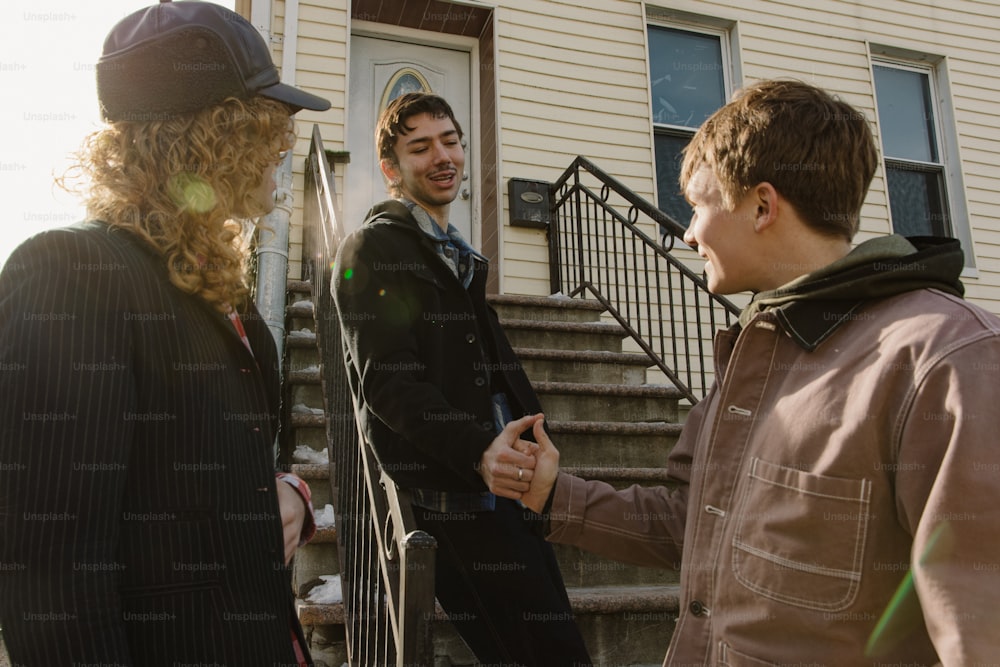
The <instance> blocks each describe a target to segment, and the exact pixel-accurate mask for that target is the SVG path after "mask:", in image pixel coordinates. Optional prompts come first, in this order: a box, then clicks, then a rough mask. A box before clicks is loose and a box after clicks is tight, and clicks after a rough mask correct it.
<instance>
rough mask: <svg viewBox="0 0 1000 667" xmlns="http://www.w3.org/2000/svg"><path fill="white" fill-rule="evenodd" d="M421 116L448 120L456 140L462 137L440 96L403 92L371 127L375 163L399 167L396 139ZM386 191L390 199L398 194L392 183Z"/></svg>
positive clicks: (449, 107)
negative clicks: (428, 115) (389, 194)
mask: <svg viewBox="0 0 1000 667" xmlns="http://www.w3.org/2000/svg"><path fill="white" fill-rule="evenodd" d="M422 113H426V114H430V116H431V118H448V119H449V120H451V122H452V123H453V124H454V125H455V131H457V132H458V138H459V139H461V138H462V126H461V125H459V124H458V121H457V120H455V112H454V111H452V110H451V106H450V105H449V104H448V102H446V101H445V99H444V98H443V97H440V96H438V95H433V94H431V93H406V94H405V95H400V96H399V97H397V98H396V99H394V100H393V101H392V102H390V103H389V106H387V107H386V108H385V111H383V112H382V115H381V116H379V119H378V124H377V125H376V126H375V151H376V153H377V154H378V159H379V160H389V161H390V162H392V164H395V165H398V164H399V160H398V159H397V157H396V151H395V146H396V139H397V138H399V137H400V136H406V135H407V134H409V133H410V132H411V131H413V128H412V127H408V126H407V125H406V121H408V120H409V119H410V118H412V117H413V116H418V115H420V114H422ZM390 192H391V193H392V195H393V196H398V194H399V193H398V192H396V191H395V187H394V186H393V185H392V184H390Z"/></svg>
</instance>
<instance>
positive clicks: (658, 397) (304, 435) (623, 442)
mask: <svg viewBox="0 0 1000 667" xmlns="http://www.w3.org/2000/svg"><path fill="white" fill-rule="evenodd" d="M309 289H310V286H309V284H308V283H301V282H295V281H293V282H290V283H289V291H290V299H289V303H290V304H292V305H290V306H289V307H288V311H287V313H288V318H287V320H288V332H289V333H288V337H287V344H286V361H285V367H286V387H285V392H286V394H285V402H286V408H285V410H286V418H288V419H289V423H290V426H291V429H290V432H289V434H288V435H289V436H290V437H291V438H292V440H291V441H290V443H289V444H288V445H286V446H290V447H293V448H294V449H296V451H297V453H298V455H297V460H299V461H300V462H299V463H296V464H295V465H294V466H293V470H294V472H296V473H297V474H299V475H300V476H302V477H304V478H305V479H307V480H308V481H309V483H310V485H311V487H312V489H313V494H314V504H315V506H316V509H317V511H320V510H321V509H322V508H323V507H324V506H325V505H326V504H328V503H332V500H331V498H330V481H329V480H330V475H329V469H330V466H329V464H328V463H326V462H325V461H324V462H319V461H320V459H321V455H320V454H319V453H320V452H321V451H322V450H324V449H327V443H326V442H325V430H324V424H325V422H324V420H325V419H326V415H324V414H323V411H322V406H323V403H322V394H321V391H320V370H319V367H318V364H319V356H318V352H317V340H316V336H315V334H314V333H312V332H314V331H315V328H316V327H315V323H314V320H313V317H314V314H313V312H312V305H311V303H309V302H308V301H307V299H308V296H307V295H308V293H309ZM490 301H491V303H492V305H493V306H494V308H496V310H497V312H498V314H499V315H500V319H501V323H502V324H503V326H504V328H505V330H506V331H507V334H508V336H509V338H510V340H511V344H512V345H513V346H514V348H515V352H516V353H517V355H518V357H519V358H520V360H521V362H522V364H523V365H524V367H525V370H526V372H527V374H528V377H529V378H530V379H531V380H532V383H533V385H534V387H535V390H536V391H537V392H538V395H539V398H540V400H541V403H542V406H543V407H544V409H545V414H546V419H547V420H548V423H549V430H550V432H551V434H552V437H553V441H554V442H555V443H556V445H557V446H558V447H559V449H560V452H561V463H562V466H563V468H564V469H565V470H567V471H568V472H573V473H575V474H578V475H580V476H583V477H586V478H590V479H602V480H605V481H607V482H608V483H610V484H612V485H615V486H616V487H624V486H628V485H630V484H633V483H642V484H660V483H663V482H664V481H665V471H664V469H663V467H662V466H663V464H664V461H665V460H666V455H667V453H668V452H669V450H670V448H671V447H672V446H673V443H674V442H675V441H676V439H677V436H678V434H679V431H680V424H679V423H678V401H679V398H680V394H679V392H677V391H676V390H675V389H674V388H673V387H665V386H653V385H647V384H645V377H646V368H648V367H649V365H650V364H649V361H648V359H647V358H646V357H645V356H644V355H641V354H631V353H624V352H622V340H623V338H624V337H625V332H624V330H623V329H622V328H621V327H620V326H619V325H618V324H616V323H608V322H603V321H601V313H602V308H601V307H600V305H599V304H596V303H594V302H587V301H582V300H577V299H572V300H571V299H565V298H540V297H526V296H512V295H501V296H495V297H491V299H490ZM342 417H343V418H346V417H344V416H334V418H342ZM327 451H329V449H327ZM331 514H332V512H331ZM555 549H556V554H557V556H558V559H559V563H560V567H561V568H562V572H563V577H564V580H565V582H566V586H567V589H568V591H569V595H570V600H571V602H572V606H573V611H574V614H575V616H576V618H577V622H578V623H579V625H580V628H581V630H582V632H583V634H584V637H585V638H586V640H587V643H588V647H589V649H590V651H591V655H592V657H593V658H594V660H595V664H598V665H607V666H611V665H614V666H616V667H625V666H628V665H659V664H660V663H661V662H662V660H663V655H664V653H665V651H666V647H667V644H668V643H669V641H670V635H671V633H672V631H673V627H674V621H675V620H676V617H677V613H678V585H677V582H678V575H677V573H676V572H673V571H664V570H658V569H651V568H640V567H635V566H631V565H625V564H622V563H618V562H615V561H610V560H606V559H603V558H599V557H597V556H594V555H592V554H588V553H586V552H583V551H581V550H580V549H577V548H575V547H569V546H564V545H555ZM337 572H339V563H338V557H337V548H336V529H335V527H332V526H331V527H326V528H323V529H321V532H320V533H319V534H318V535H317V538H316V539H314V540H313V542H312V543H311V544H309V545H307V546H306V547H304V548H303V549H301V550H300V551H299V554H298V555H297V556H296V560H295V568H294V586H295V591H296V595H297V596H298V598H299V601H298V612H299V618H300V619H301V621H302V623H303V625H305V626H306V632H307V636H308V637H309V639H310V645H311V649H312V652H313V657H314V658H315V659H316V660H317V661H322V663H324V664H325V665H327V666H328V667H340V666H341V665H343V664H345V663H346V662H347V655H346V643H345V636H344V625H343V616H344V614H343V608H342V605H340V604H338V603H336V602H313V601H310V600H309V599H308V598H309V595H310V594H315V593H316V591H317V590H326V589H328V588H329V585H328V582H324V577H325V578H326V579H327V580H329V579H330V576H329V575H334V574H336V573H337ZM320 586H323V587H322V588H319V587H320ZM434 645H435V656H436V657H435V663H434V665H433V667H458V666H464V665H473V664H475V659H474V657H473V656H472V654H471V653H470V652H469V651H468V649H467V648H466V647H465V645H464V643H463V642H462V641H461V639H460V638H459V637H458V635H457V633H455V631H454V629H453V628H452V627H451V625H450V624H449V623H448V622H447V619H446V617H445V615H444V614H443V612H442V611H441V609H440V607H439V608H438V609H437V615H436V626H435V638H434ZM318 664H319V662H318ZM428 667H431V666H428Z"/></svg>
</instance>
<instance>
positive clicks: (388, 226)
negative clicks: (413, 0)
mask: <svg viewBox="0 0 1000 667" xmlns="http://www.w3.org/2000/svg"><path fill="white" fill-rule="evenodd" d="M376 143H377V150H378V156H379V159H380V161H381V162H380V164H381V168H382V173H383V174H384V175H385V178H386V181H387V183H388V186H389V191H390V193H391V194H392V196H393V197H394V199H391V200H388V201H385V202H382V203H380V204H378V205H376V206H375V207H374V208H373V209H372V210H371V211H370V212H369V214H368V220H367V221H366V222H365V224H364V225H363V226H362V228H361V229H359V230H358V231H357V232H355V233H354V234H352V235H351V236H349V237H348V238H347V239H346V240H345V241H344V243H343V245H342V246H341V248H340V251H339V254H338V257H337V264H336V267H337V268H336V271H335V276H334V292H335V297H336V303H337V309H338V311H339V314H340V320H341V326H342V328H343V331H344V341H345V359H346V363H347V371H348V376H349V378H350V381H351V385H352V387H351V388H352V391H353V393H354V396H355V398H356V401H357V406H358V411H359V422H360V426H361V430H362V432H363V433H364V436H365V437H366V439H367V440H368V442H369V443H370V444H371V445H372V447H373V448H374V450H375V453H376V455H377V456H378V460H379V463H380V465H381V467H382V469H383V470H385V471H386V472H387V473H388V474H389V475H390V476H391V477H392V479H393V480H394V481H395V482H396V484H398V485H399V486H401V487H404V488H407V489H409V490H410V492H411V494H412V497H413V502H414V505H415V507H414V514H415V516H416V519H417V523H418V524H419V525H420V527H421V528H422V529H423V530H426V531H427V532H428V533H430V534H431V535H433V536H434V537H435V538H436V539H437V542H438V550H437V557H436V572H435V576H436V579H435V583H436V593H437V597H438V600H439V601H440V602H441V606H442V607H444V609H445V610H446V611H447V612H448V615H449V617H450V619H451V621H452V623H453V624H454V625H455V627H456V628H457V630H458V631H459V633H460V634H461V635H462V637H463V638H464V639H465V640H466V642H467V643H468V644H469V647H470V648H471V649H472V650H473V651H474V652H475V654H476V657H477V658H478V659H479V661H480V662H481V663H483V664H489V665H525V666H538V667H559V666H560V665H566V666H569V665H589V664H590V658H589V656H588V654H587V650H586V648H585V646H584V644H583V639H582V637H581V635H580V633H579V631H578V630H577V628H576V625H575V623H574V622H573V616H572V612H571V611H570V606H569V601H568V598H567V596H566V590H565V587H564V586H563V582H562V578H561V575H560V573H559V568H558V566H557V564H556V560H555V556H554V554H553V551H552V547H551V546H550V545H549V544H547V543H546V542H545V541H544V540H543V539H542V537H541V536H540V533H539V532H538V531H537V526H535V525H533V524H532V522H530V521H528V520H526V519H525V516H524V509H523V508H522V507H521V506H520V505H519V504H518V503H517V502H515V501H514V500H511V499H510V498H505V497H497V496H496V495H494V494H493V493H490V492H489V491H488V490H487V485H492V486H493V487H494V488H496V489H500V490H501V492H502V493H504V494H506V495H508V496H511V497H517V496H519V495H520V494H521V493H522V492H524V491H527V490H528V483H529V481H530V480H531V475H532V468H533V467H534V457H533V456H530V455H528V454H526V453H524V452H528V451H530V450H531V448H532V447H533V443H529V442H526V441H524V440H521V439H520V435H521V434H522V433H523V432H524V431H526V430H530V429H531V427H532V425H533V424H534V423H535V421H536V417H533V416H531V415H534V414H535V413H538V412H539V411H540V406H539V403H538V398H537V396H536V395H535V393H534V390H533V389H532V388H531V385H530V383H529V382H528V378H527V377H526V376H525V374H524V371H523V370H522V369H521V365H520V363H519V362H518V360H517V358H516V357H515V356H514V352H513V350H512V349H511V347H510V343H509V342H508V341H507V338H506V336H505V335H504V333H503V331H502V330H501V329H500V324H499V321H498V320H497V316H496V313H494V312H493V310H492V309H491V308H490V307H489V306H488V305H487V303H486V280H487V272H488V269H489V265H488V263H487V259H486V258H485V257H483V256H482V255H480V254H479V253H478V252H476V251H475V250H474V249H472V248H471V247H470V246H469V244H468V243H467V242H466V241H465V239H463V238H462V237H461V235H460V234H459V232H458V230H457V229H456V228H455V227H454V226H453V225H451V224H449V213H450V205H451V202H452V201H453V200H454V199H455V197H456V196H457V194H458V190H459V187H460V186H461V183H462V173H463V171H464V167H465V149H464V148H463V147H462V129H461V126H460V125H459V124H458V122H457V121H456V120H455V116H454V114H453V113H452V110H451V108H450V107H449V105H448V104H447V102H445V100H443V99H441V98H440V97H437V96H435V95H427V94H423V93H410V94H407V95H403V96H401V97H399V98H397V99H396V100H394V101H393V102H391V103H390V104H389V106H388V107H387V108H386V110H385V111H384V112H383V114H382V116H381V118H380V119H379V123H378V127H377V130H376ZM526 415H527V416H526Z"/></svg>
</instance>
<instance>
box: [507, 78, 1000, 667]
mask: <svg viewBox="0 0 1000 667" xmlns="http://www.w3.org/2000/svg"><path fill="white" fill-rule="evenodd" d="M877 164H878V155H877V153H876V149H875V143H874V141H873V138H872V135H871V131H870V130H869V125H868V121H867V120H866V119H865V117H864V114H862V113H861V112H859V111H857V110H856V109H854V108H852V107H851V106H849V105H848V104H847V103H845V102H843V101H841V100H839V99H836V98H834V97H832V96H831V95H829V94H828V93H826V92H825V91H822V90H820V89H818V88H815V87H813V86H810V85H808V84H805V83H801V82H797V81H762V82H760V83H757V84H754V85H752V86H749V87H748V88H746V89H745V90H743V91H742V92H741V93H739V94H738V95H737V96H736V98H735V99H734V100H733V101H732V102H730V103H729V104H727V105H725V106H724V107H722V108H721V109H720V110H719V111H717V112H716V113H715V114H714V115H713V116H712V117H710V118H709V119H708V120H707V121H705V123H704V124H703V125H702V127H701V128H700V129H699V130H698V132H697V133H696V135H695V136H694V138H693V139H692V141H691V143H690V145H689V146H688V147H687V148H686V150H685V155H684V163H683V168H682V172H681V186H682V187H683V188H684V192H685V195H686V197H687V199H688V201H689V202H690V203H691V206H692V207H693V209H694V215H693V217H692V219H691V224H690V226H689V227H688V230H687V233H686V234H685V236H684V240H685V241H686V242H687V243H688V244H689V245H691V246H692V247H693V248H695V249H697V251H698V254H699V255H701V256H702V257H704V258H705V259H706V260H707V261H706V264H705V274H706V276H707V279H708V286H709V289H710V290H711V291H713V292H716V293H722V294H730V293H734V292H742V291H752V292H754V297H753V300H752V301H751V302H750V304H749V305H748V306H747V307H746V309H745V310H744V311H743V313H742V314H741V316H740V319H739V323H738V324H736V325H734V326H733V327H732V328H731V329H729V330H726V331H721V332H719V333H718V334H717V336H716V340H715V357H714V364H715V377H716V383H715V385H714V386H713V387H712V389H711V391H710V392H709V394H708V395H707V396H706V397H705V399H704V400H702V401H701V402H700V403H698V405H696V406H695V407H694V408H693V409H692V411H691V413H690V415H689V416H688V419H687V421H686V423H685V425H684V430H683V433H682V435H681V437H680V439H679V441H678V443H677V445H676V446H675V447H674V448H673V450H672V451H671V453H670V456H669V459H668V461H667V470H668V472H669V474H670V477H671V479H672V481H673V482H674V483H673V484H671V485H670V486H669V487H656V488H654V487H650V488H643V487H639V486H633V487H632V488H629V489H626V490H621V491H617V490H615V489H613V488H612V487H610V486H608V485H607V484H605V483H603V482H598V481H586V480H583V479H579V478H577V477H574V476H572V475H568V474H565V473H558V452H557V451H556V450H555V448H554V447H553V446H552V445H551V443H550V442H549V441H548V438H547V436H546V434H545V433H544V431H542V430H541V428H540V425H539V426H536V427H535V429H534V430H535V435H536V438H537V440H538V443H539V446H540V448H539V450H538V451H537V452H536V453H535V455H536V459H537V462H536V466H535V469H534V471H533V475H532V482H531V484H532V488H531V490H530V491H529V492H528V493H526V494H524V495H523V496H520V497H521V499H522V501H523V502H524V503H525V505H527V506H529V507H532V508H533V509H535V510H537V511H545V512H546V513H547V514H548V518H549V528H550V532H549V539H550V540H552V541H555V542H563V543H569V544H575V545H577V546H579V547H581V548H584V549H587V550H590V551H594V552H596V553H600V554H603V555H605V556H608V557H611V558H616V559H619V560H623V561H628V562H633V563H637V564H640V565H646V566H660V567H668V568H676V567H678V564H679V566H680V577H681V591H680V616H679V618H678V620H677V626H676V629H675V631H674V634H673V639H672V642H671V644H670V648H669V650H668V652H667V657H666V660H665V662H664V664H665V665H668V666H674V667H679V666H681V665H730V666H732V667H751V666H764V665H816V666H817V667H819V666H829V667H842V666H845V665H852V666H860V665H868V666H872V665H934V664H944V665H948V666H952V665H954V666H960V665H961V666H965V665H985V664H994V663H995V662H996V659H997V658H996V656H998V655H1000V639H998V635H997V633H996V628H997V627H998V624H1000V614H998V613H997V611H996V599H997V597H998V595H1000V579H998V577H997V575H996V571H997V557H998V556H997V555H998V554H1000V510H998V507H1000V484H998V481H997V474H996V471H997V470H1000V450H998V448H997V446H996V437H997V433H998V432H1000V413H998V411H997V409H996V402H997V399H996V396H997V392H996V387H997V377H998V372H1000V320H998V319H997V318H996V317H994V316H993V315H991V314H989V313H987V312H985V311H983V310H982V309H981V308H978V307H976V306H974V305H971V304H969V303H967V302H966V301H964V300H963V299H962V292H963V287H962V284H961V282H960V281H959V274H960V273H961V271H962V267H963V265H964V258H963V254H962V249H961V248H960V247H959V245H958V242H957V241H955V240H953V239H943V238H912V239H906V238H903V237H901V236H895V235H889V236H881V237H877V238H874V239H871V240H868V241H865V242H864V243H861V244H859V245H857V246H856V247H854V248H852V247H851V246H852V239H853V238H854V236H855V234H856V233H857V231H858V222H859V218H860V212H861V206H862V203H863V202H864V199H865V194H866V192H867V190H868V186H869V183H870V182H871V179H872V177H873V175H874V174H875V170H876V166H877ZM497 492H498V493H506V491H503V490H502V489H500V488H499V487H498V488H497Z"/></svg>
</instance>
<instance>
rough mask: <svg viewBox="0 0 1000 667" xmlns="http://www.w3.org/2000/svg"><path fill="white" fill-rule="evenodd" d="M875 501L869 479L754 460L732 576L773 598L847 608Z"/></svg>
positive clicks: (738, 527)
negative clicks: (844, 476) (806, 470)
mask: <svg viewBox="0 0 1000 667" xmlns="http://www.w3.org/2000/svg"><path fill="white" fill-rule="evenodd" d="M870 497H871V482H870V481H868V480H866V479H842V478H837V477H827V476H824V475H816V474H813V473H808V472H804V471H801V470H795V469H792V468H787V467H785V466H780V465H776V464H774V463H768V462H767V461H763V460H761V459H758V458H756V457H755V458H753V459H751V463H750V471H749V474H748V478H747V479H746V480H745V486H744V489H743V493H742V495H741V498H740V501H739V503H738V505H737V507H738V514H737V516H736V517H735V520H736V524H735V535H734V537H733V552H732V553H733V575H734V576H735V577H736V580H737V581H739V582H740V583H741V584H743V585H744V586H746V587H747V588H749V589H750V590H752V591H754V592H755V593H758V594H760V595H763V596H764V597H767V598H770V599H772V600H777V601H779V602H784V603H787V604H790V605H794V606H798V607H803V608H806V609H815V610H821V611H840V610H843V609H845V608H847V607H848V606H849V605H850V604H851V602H853V600H854V598H855V596H856V595H857V591H858V587H859V586H860V584H861V564H862V559H863V555H864V547H865V538H866V536H867V531H868V513H869V500H870Z"/></svg>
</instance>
